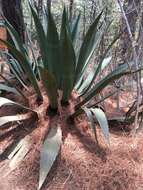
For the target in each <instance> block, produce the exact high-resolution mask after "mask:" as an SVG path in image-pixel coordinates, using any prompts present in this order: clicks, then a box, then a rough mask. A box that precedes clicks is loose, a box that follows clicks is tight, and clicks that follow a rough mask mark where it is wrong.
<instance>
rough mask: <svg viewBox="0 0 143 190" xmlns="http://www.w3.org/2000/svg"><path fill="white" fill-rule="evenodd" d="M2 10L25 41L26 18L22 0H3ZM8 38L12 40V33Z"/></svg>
mask: <svg viewBox="0 0 143 190" xmlns="http://www.w3.org/2000/svg"><path fill="white" fill-rule="evenodd" d="M2 11H3V14H4V16H5V17H6V18H7V20H8V21H9V22H10V23H11V25H12V26H13V27H14V28H15V30H16V31H17V32H18V33H19V35H20V37H21V39H22V41H23V42H24V19H23V13H22V6H21V0H2ZM8 40H11V38H10V35H8Z"/></svg>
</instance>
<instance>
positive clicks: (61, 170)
mask: <svg viewBox="0 0 143 190" xmlns="http://www.w3.org/2000/svg"><path fill="white" fill-rule="evenodd" d="M131 100H132V98H131V97H130V93H127V94H122V95H121V98H120V104H121V107H122V106H123V107H124V104H125V103H126V102H129V101H131ZM105 105H106V108H108V109H107V112H108V114H109V115H111V113H114V116H118V115H122V114H123V112H124V111H125V110H124V109H123V108H121V110H120V111H117V110H116V102H115V100H114V99H108V100H107V101H106V103H105ZM125 109H126V108H125ZM3 111H4V110H3ZM5 112H7V110H5ZM1 115H2V114H1ZM77 123H78V124H77V126H76V127H73V128H69V129H66V130H65V132H64V134H63V136H64V140H63V144H62V148H61V153H60V155H59V156H58V159H57V161H56V162H55V164H54V166H53V168H52V170H51V172H50V174H49V176H48V177H47V181H46V183H45V185H44V186H43V188H42V190H74V189H75V190H143V140H142V139H143V133H139V134H138V135H136V136H135V137H133V136H132V135H131V134H130V129H131V128H132V126H129V127H127V128H122V129H121V128H120V127H119V126H114V127H113V128H111V129H110V145H107V144H106V142H105V140H104V137H103V135H102V132H101V130H100V129H99V128H98V140H99V145H100V148H99V147H98V146H97V144H96V143H95V140H94V138H93V136H92V134H91V131H90V130H89V128H88V127H87V122H85V121H84V120H83V118H81V120H80V119H79V121H78V122H77ZM47 125H48V124H47ZM4 130H5V129H4ZM4 130H2V129H1V131H0V151H1V157H0V158H1V159H0V176H1V177H0V190H36V189H37V184H38V173H39V172H38V171H39V155H40V154H39V153H40V146H41V141H40V140H41V137H39V129H38V128H36V129H33V130H31V134H30V136H31V137H32V138H33V145H32V147H31V150H30V152H29V153H28V154H27V155H26V157H25V158H24V160H23V161H22V163H21V164H20V165H19V167H17V168H16V169H15V170H14V171H10V168H9V167H8V164H9V160H8V159H6V157H5V155H4V154H3V151H4V152H5V149H6V147H7V146H8V143H9V142H10V141H11V140H12V139H16V138H18V137H19V135H20V134H23V135H24V134H26V130H25V129H23V128H21V129H20V130H17V129H15V130H14V133H12V134H13V135H11V133H10V134H9V135H8V136H6V138H4V134H5V132H4ZM41 131H42V128H41V130H40V133H41ZM41 134H42V133H41Z"/></svg>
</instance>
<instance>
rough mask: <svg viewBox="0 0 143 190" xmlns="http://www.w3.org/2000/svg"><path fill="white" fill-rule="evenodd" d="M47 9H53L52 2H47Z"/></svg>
mask: <svg viewBox="0 0 143 190" xmlns="http://www.w3.org/2000/svg"><path fill="white" fill-rule="evenodd" d="M47 7H49V8H50V9H51V0H47Z"/></svg>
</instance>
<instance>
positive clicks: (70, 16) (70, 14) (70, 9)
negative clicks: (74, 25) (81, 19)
mask: <svg viewBox="0 0 143 190" xmlns="http://www.w3.org/2000/svg"><path fill="white" fill-rule="evenodd" d="M72 14H73V0H70V5H69V20H70V21H72Z"/></svg>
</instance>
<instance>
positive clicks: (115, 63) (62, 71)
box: [0, 0, 143, 189]
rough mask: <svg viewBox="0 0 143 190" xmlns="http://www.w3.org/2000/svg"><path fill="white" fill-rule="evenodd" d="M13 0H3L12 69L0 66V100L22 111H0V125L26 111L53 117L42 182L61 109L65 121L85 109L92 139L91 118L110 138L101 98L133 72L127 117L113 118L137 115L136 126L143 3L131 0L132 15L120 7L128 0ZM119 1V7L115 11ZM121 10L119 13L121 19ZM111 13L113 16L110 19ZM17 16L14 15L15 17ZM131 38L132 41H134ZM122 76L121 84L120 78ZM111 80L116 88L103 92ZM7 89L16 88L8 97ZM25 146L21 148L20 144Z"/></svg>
mask: <svg viewBox="0 0 143 190" xmlns="http://www.w3.org/2000/svg"><path fill="white" fill-rule="evenodd" d="M11 3H12V2H11ZM14 3H16V2H15V1H13V5H14V7H16V8H15V11H14V9H13V11H12V12H8V9H10V7H9V6H8V4H7V1H4V2H3V1H2V8H3V16H4V17H3V18H4V21H5V25H4V26H5V28H6V29H7V31H8V39H7V41H6V40H3V39H0V42H1V43H3V44H5V46H6V47H7V48H8V50H6V51H5V50H1V56H2V58H3V59H4V60H5V65H6V66H7V67H8V68H9V72H8V76H7V75H6V73H5V72H4V71H3V69H1V73H0V78H1V79H2V82H1V83H0V90H1V91H0V107H4V106H7V105H8V106H10V107H11V106H15V105H16V106H17V107H19V109H20V110H21V111H20V113H19V112H17V113H16V114H14V115H10V116H9V115H6V114H5V115H4V116H2V117H0V126H5V125H6V126H7V125H9V126H10V125H11V124H12V123H13V122H14V123H16V124H17V125H18V124H19V123H18V122H19V121H25V120H28V119H29V118H32V122H33V123H35V122H38V125H39V126H40V125H42V122H47V121H50V120H51V119H54V120H55V121H56V125H54V126H51V125H50V127H48V133H46V135H44V137H43V139H44V140H43V146H42V150H41V159H40V179H39V189H40V188H41V187H42V185H43V183H44V181H45V178H46V176H47V174H48V172H49V170H50V168H51V166H52V164H53V162H54V161H55V159H56V157H57V155H58V153H59V151H60V147H61V144H62V130H63V128H62V126H60V124H59V123H60V122H61V120H60V119H61V118H63V115H64V123H66V126H67V127H68V126H72V127H74V125H75V122H76V119H77V118H83V116H82V115H84V114H85V115H86V116H87V119H88V121H89V127H91V130H92V131H93V134H94V136H95V139H96V142H97V144H98V138H97V134H96V125H97V123H96V122H98V123H99V125H100V127H101V129H102V132H103V135H104V137H105V139H106V141H107V143H109V141H110V138H109V122H110V118H107V116H106V112H105V110H104V108H103V106H102V103H104V101H105V99H107V98H109V97H110V96H112V95H113V94H115V93H119V91H120V90H121V89H122V88H124V86H125V85H127V86H130V80H132V81H133V80H134V79H135V81H136V84H137V85H136V86H137V89H136V94H137V96H136V97H137V98H136V100H135V101H134V103H133V105H131V107H130V109H129V111H128V112H127V113H126V115H125V117H124V118H116V121H120V122H123V123H125V122H126V123H129V124H130V123H133V122H135V127H134V129H137V128H139V124H140V123H141V122H142V112H141V110H140V107H141V106H142V96H141V94H142V83H141V77H142V73H141V70H142V51H141V48H142V43H141V34H142V27H141V26H142V18H143V17H142V16H140V15H141V11H140V10H138V9H137V8H138V6H142V1H138V2H137V4H136V2H134V3H135V4H134V8H135V9H136V12H134V11H133V12H134V15H132V16H133V18H134V20H133V21H132V22H133V23H131V18H130V14H129V15H128V16H126V14H125V9H128V8H129V7H130V5H131V2H130V1H129V2H128V3H126V2H125V5H124V6H125V8H124V9H123V7H122V3H121V2H120V1H118V2H117V3H113V1H111V0H108V1H102V3H101V1H93V0H92V1H87V2H86V1H84V3H83V2H82V1H69V3H67V2H65V3H59V2H57V1H54V0H53V1H47V2H45V1H26V0H25V1H23V2H21V1H19V2H18V4H14ZM51 3H52V4H51ZM126 6H127V8H126ZM22 7H23V9H22ZM119 8H120V10H121V12H118V11H119ZM17 10H18V11H17ZM20 10H21V11H20ZM89 10H90V11H89ZM113 10H115V11H113ZM137 10H138V11H137ZM22 11H23V12H22ZM8 13H9V14H8ZM10 14H11V15H10ZM119 14H122V15H123V18H122V19H120V18H119V17H118V16H119ZM12 15H13V17H12ZM114 15H115V16H116V17H117V19H114V18H113V19H112V17H114ZM15 17H16V18H18V19H17V20H15V22H13V21H14V18H15ZM118 22H120V23H121V24H120V25H121V26H118ZM140 23H141V25H140ZM17 24H18V25H17ZM123 28H124V30H123ZM136 36H137V37H136ZM126 40H128V42H127V41H126ZM136 42H138V46H137V47H136V46H134V44H135V43H136ZM127 44H128V47H127ZM120 49H121V50H122V51H120ZM11 76H12V78H11ZM123 76H124V77H123ZM121 77H123V78H122V83H123V85H121V82H120V80H119V79H120V78H121ZM109 87H110V88H111V87H113V88H116V91H115V92H113V91H112V92H111V93H109V94H108V93H106V94H105V93H103V92H105V89H107V88H109ZM9 94H13V95H12V96H11V97H12V98H9V96H8V95H9ZM69 108H72V109H69ZM62 110H66V113H65V112H64V114H63V112H62ZM47 118H48V119H47ZM59 120H60V122H59ZM25 143H27V140H26V142H25V139H22V141H20V142H19V143H18V145H17V146H16V147H15V148H14V149H13V150H11V151H10V153H9V154H8V157H9V159H11V160H12V161H11V166H12V167H11V169H12V170H14V169H15V167H17V165H18V164H19V162H20V161H21V160H22V159H23V158H24V156H25V155H26V154H27V152H28V148H27V144H28V143H27V144H26V145H25ZM22 147H24V148H23V153H21V152H20V150H21V149H22ZM25 147H26V148H25ZM17 155H18V156H17ZM19 155H20V160H19ZM45 168H46V169H45Z"/></svg>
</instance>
